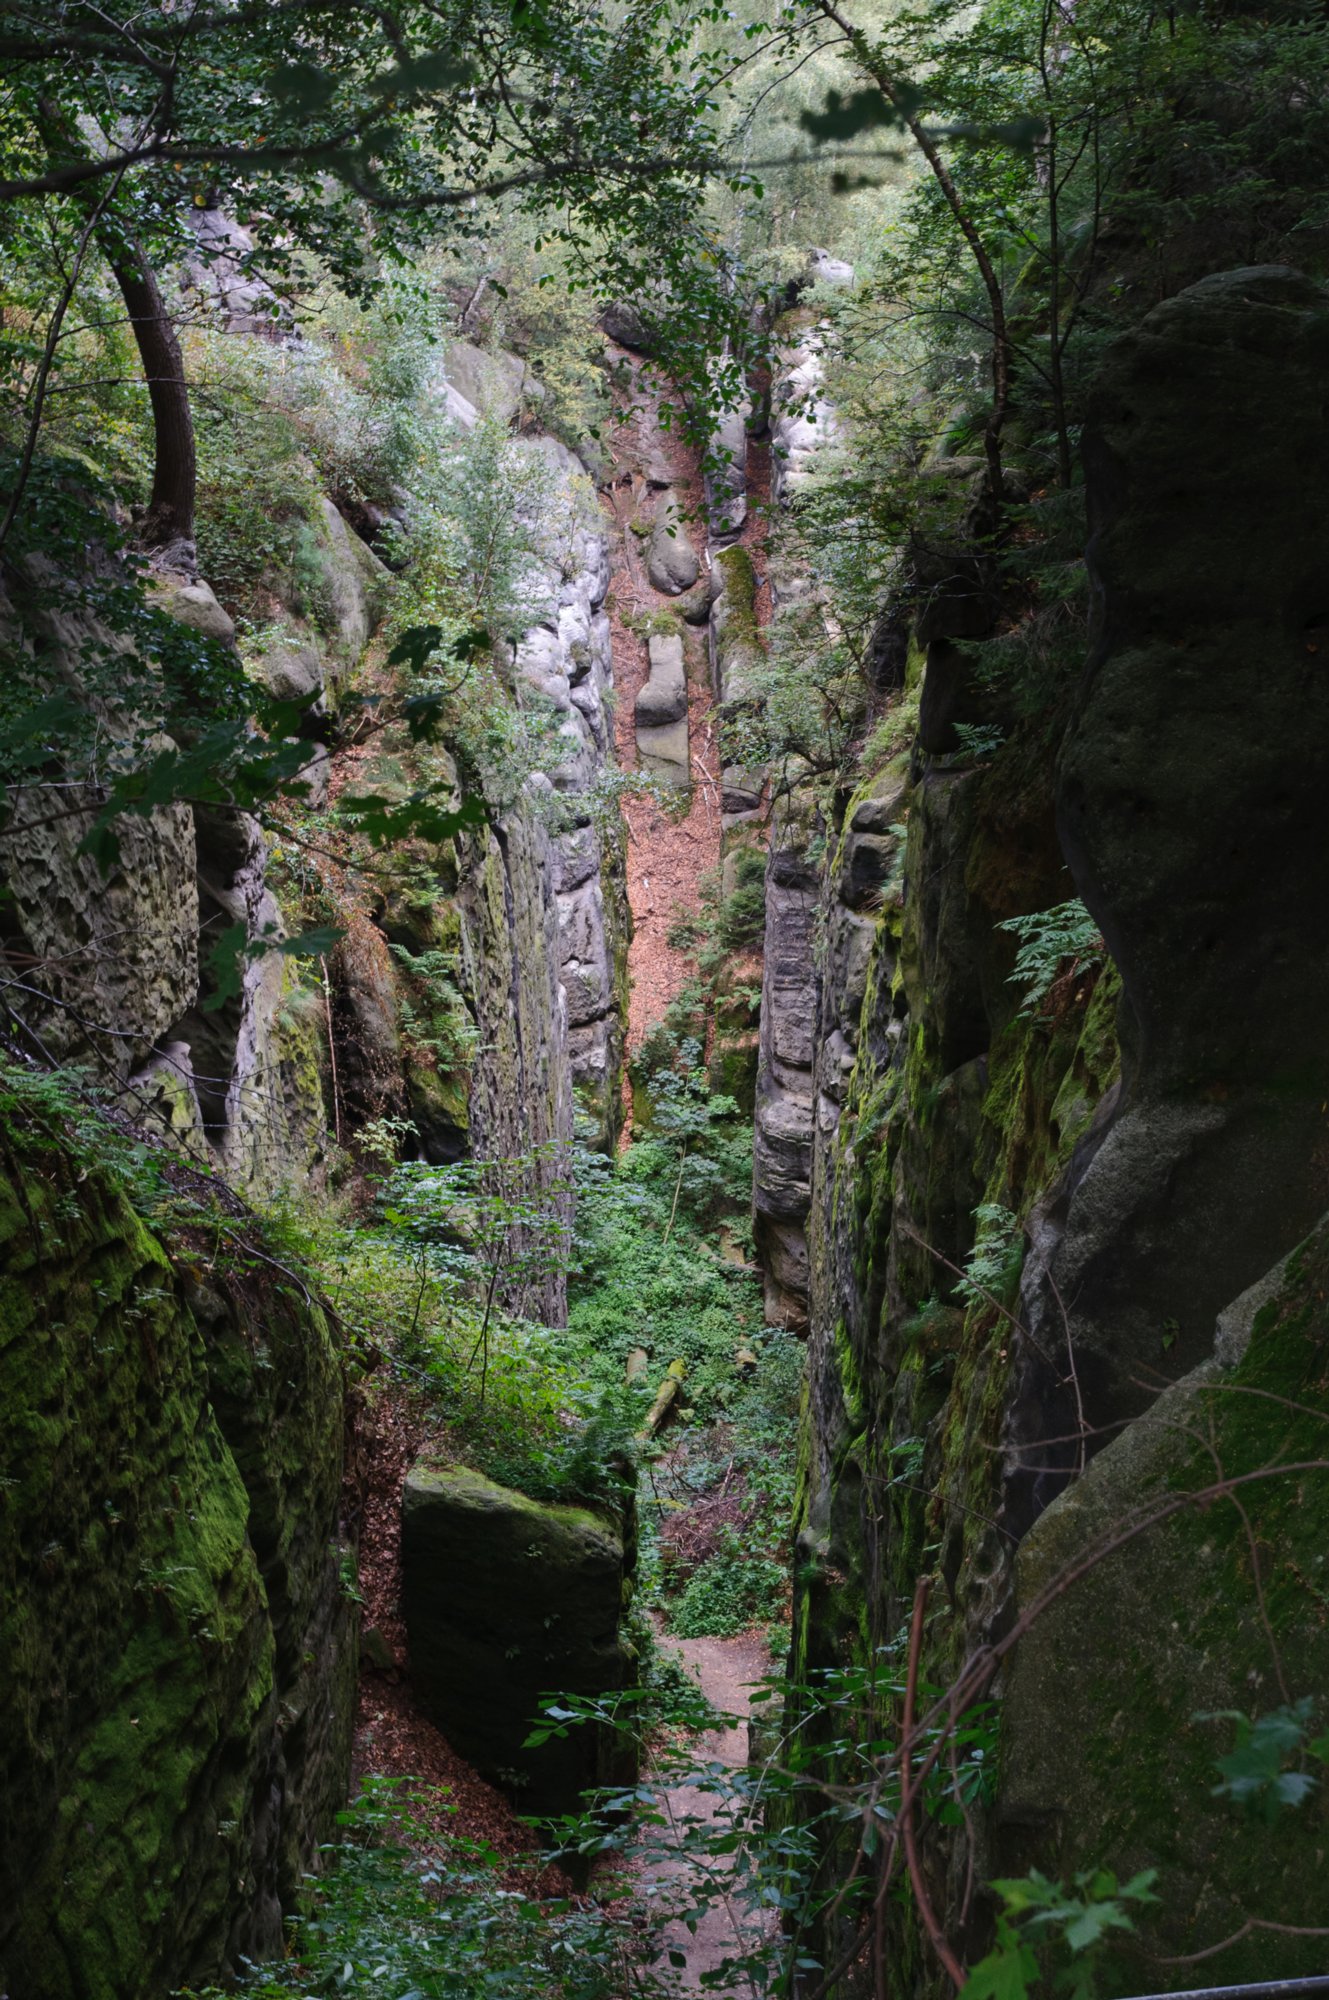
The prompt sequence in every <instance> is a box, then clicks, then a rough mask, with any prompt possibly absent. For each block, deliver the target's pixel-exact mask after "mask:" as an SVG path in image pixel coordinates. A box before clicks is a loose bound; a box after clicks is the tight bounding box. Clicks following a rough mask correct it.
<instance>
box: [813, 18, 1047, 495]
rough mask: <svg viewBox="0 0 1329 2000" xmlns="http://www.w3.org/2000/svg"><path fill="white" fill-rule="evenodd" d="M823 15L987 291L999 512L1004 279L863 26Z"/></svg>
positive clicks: (1010, 360)
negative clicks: (935, 192) (904, 137)
mask: <svg viewBox="0 0 1329 2000" xmlns="http://www.w3.org/2000/svg"><path fill="white" fill-rule="evenodd" d="M816 4H817V6H818V8H819V9H820V11H821V13H822V14H824V15H825V17H826V19H827V20H828V21H833V22H834V24H835V26H836V27H837V28H838V29H839V30H840V32H841V34H843V35H844V37H845V39H846V41H847V42H848V43H849V46H850V48H851V49H852V50H853V53H854V56H855V59H856V60H857V62H858V66H859V68H860V69H861V70H862V71H863V73H864V75H866V76H870V77H871V79H872V81H873V82H874V83H875V84H876V86H877V88H878V90H879V91H880V92H881V94H882V96H883V97H884V98H885V99H886V102H887V103H888V104H889V105H890V106H891V108H892V110H893V111H895V112H897V113H898V115H899V117H900V120H901V122H902V123H903V125H904V127H905V129H906V131H907V132H908V133H909V136H910V138H911V139H912V140H913V142H914V144H915V145H916V146H917V147H918V150H919V152H920V153H921V154H922V155H923V158H924V159H925V160H926V161H927V163H928V166H929V168H930V169H931V171H932V175H933V178H934V179H935V181H936V183H937V186H938V187H939V188H940V189H941V192H942V194H943V196H944V197H945V200H946V206H947V207H948V208H949V209H950V211H951V214H952V215H953V216H954V218H955V224H956V227H957V228H958V230H959V232H960V234H961V235H962V236H963V238H964V240H965V243H966V244H967V246H968V249H969V254H970V256H971V257H972V258H973V260H974V263H975V265H976V267H977V270H978V275H979V277H980V278H981V279H982V281H983V289H984V291H985V292H986V293H987V299H988V312H989V314H990V316H991V320H992V414H991V416H990V417H989V418H988V421H987V423H986V424H985V426H984V429H983V451H984V455H985V457H986V459H987V465H988V477H989V480H990V483H991V486H992V502H993V506H994V507H996V508H998V509H999V508H1000V507H1001V503H1002V470H1001V434H1002V430H1003V428H1004V427H1005V423H1006V412H1007V408H1008V407H1009V404H1010V397H1011V375H1012V373H1013V365H1014V348H1013V346H1012V343H1011V336H1010V330H1009V328H1008V327H1007V324H1006V301H1005V299H1004V298H1003V296H1002V290H1001V280H1000V278H999V277H998V276H997V270H996V266H995V265H994V264H993V262H992V259H991V257H990V256H989V254H988V248H987V245H986V243H984V241H983V238H982V237H981V236H980V235H979V233H978V228H977V226H976V224H975V222H974V219H973V217H972V216H971V215H970V213H969V211H968V209H967V208H966V207H965V205H964V201H963V198H962V197H961V194H960V190H959V189H958V188H957V187H956V185H955V182H954V180H953V179H952V178H951V171H950V168H949V167H948V166H947V165H946V162H945V160H943V159H942V157H941V154H940V152H939V151H938V149H937V145H936V142H935V140H934V139H933V138H932V136H931V134H930V133H929V132H928V130H927V127H926V126H925V125H924V124H923V123H922V122H921V120H919V119H917V118H915V117H914V115H913V113H912V112H911V111H910V110H909V109H908V107H907V105H906V103H905V102H904V100H902V98H901V95H900V91H899V87H898V85H897V83H896V80H895V78H894V77H893V76H892V75H891V74H890V72H889V71H888V70H887V68H886V67H885V65H884V64H883V63H882V62H881V61H880V60H879V59H878V57H877V55H876V53H875V52H874V50H873V47H872V44H871V43H870V42H869V41H868V38H867V36H866V35H865V34H864V33H863V31H862V29H861V28H856V27H855V26H854V24H853V22H852V21H850V20H849V19H847V17H846V16H845V15H844V14H842V13H841V12H840V9H839V7H838V6H837V5H836V4H835V0H816Z"/></svg>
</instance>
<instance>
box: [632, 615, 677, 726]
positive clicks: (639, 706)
mask: <svg viewBox="0 0 1329 2000" xmlns="http://www.w3.org/2000/svg"><path fill="white" fill-rule="evenodd" d="M646 652H647V658H648V659H649V661H650V672H649V674H648V676H647V679H646V684H645V686H644V687H643V688H642V689H641V691H640V693H639V694H638V696H637V701H636V717H637V721H638V722H639V723H646V724H648V725H656V724H658V723H661V722H681V721H683V720H684V718H685V717H686V715H687V712H688V683H687V673H686V670H685V668H684V664H683V639H682V635H681V634H678V633H673V632H668V633H652V634H651V637H650V638H649V639H648V640H647V642H646Z"/></svg>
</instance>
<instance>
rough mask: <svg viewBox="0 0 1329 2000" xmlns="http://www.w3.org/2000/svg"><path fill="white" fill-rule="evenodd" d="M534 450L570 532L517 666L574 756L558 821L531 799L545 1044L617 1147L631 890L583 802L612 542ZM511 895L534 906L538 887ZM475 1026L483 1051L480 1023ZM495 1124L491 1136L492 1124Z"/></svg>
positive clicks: (586, 495)
mask: <svg viewBox="0 0 1329 2000" xmlns="http://www.w3.org/2000/svg"><path fill="white" fill-rule="evenodd" d="M526 449H528V450H529V451H530V452H532V453H534V454H537V455H538V456H539V458H540V459H541V460H542V461H543V462H544V464H545V465H546V467H547V468H548V476H549V479H550V481H551V484H552V487H553V490H554V493H555V495H556V502H555V504H556V510H557V512H558V515H559V518H560V521H561V524H562V535H561V548H560V555H559V558H558V559H557V560H556V561H555V560H553V559H551V561H550V562H549V563H548V565H547V566H546V568H545V570H544V572H543V573H542V574H541V575H540V576H538V577H534V578H533V579H532V591H533V595H534V596H535V597H537V598H540V597H543V600H544V602H545V604H546V606H547V609H546V611H545V615H544V617H543V619H542V620H541V622H540V624H538V625H536V626H533V627H532V628H531V629H530V630H529V631H528V632H526V633H525V634H524V636H523V637H522V639H521V641H520V643H519V644H518V645H517V647H516V649H515V655H514V671H515V672H516V674H517V675H518V676H519V677H520V678H521V679H522V680H524V681H526V682H527V683H528V684H529V685H531V686H533V687H537V688H538V689H539V690H540V692H541V694H542V695H544V697H545V698H546V700H548V701H549V702H550V703H551V704H552V705H553V707H554V710H555V712H556V713H557V714H558V715H559V716H560V718H561V719H560V721H559V724H558V728H559V734H560V736H561V737H562V738H563V739H564V740H565V741H566V744H567V755H566V758H565V760H564V762H563V763H562V764H561V765H560V766H559V767H558V768H557V769H556V770H554V771H553V773H552V784H553V787H554V789H555V791H556V792H557V793H558V795H559V798H558V802H557V809H556V810H554V811H550V810H549V809H548V808H549V806H550V804H551V803H552V802H550V801H548V800H547V799H546V800H543V801H542V799H541V797H540V796H539V787H538V786H537V787H536V789H535V790H534V791H533V793H532V798H531V808H532V809H533V810H534V811H535V812H536V814H537V815H538V816H539V817H541V818H542V819H543V820H546V821H548V824H549V829H550V830H549V833H548V836H547V839H545V840H544V845H543V846H542V847H541V853H542V854H543V856H544V859H543V860H542V861H541V864H540V865H541V868H542V870H543V879H542V886H541V887H540V889H539V891H538V897H539V900H540V902H541V903H544V902H547V901H549V900H550V899H552V908H553V913H554V923H555V928H556V932H557V939H558V943H557V953H556V962H557V966H558V969H559V974H560V986H561V994H560V995H558V996H556V999H555V1004H554V1007H553V1010H552V1011H551V1013H550V1014H549V1016H548V1020H547V1024H546V1028H545V1034H546V1036H547V1037H551V1038H553V1039H555V1040H557V1039H560V1038H561V1041H562V1045H563V1048H564V1051H565V1059H566V1061H567V1063H568V1065H569V1071H570V1076H571V1081H572V1085H573V1087H574V1088H575V1090H576V1093H577V1096H578V1099H579V1101H580V1104H581V1107H582V1109H583V1111H585V1112H586V1113H587V1114H589V1116H590V1117H591V1119H592V1120H593V1124H594V1132H595V1137H596V1142H597V1143H598V1144H600V1145H602V1146H605V1147H610V1146H612V1144H613V1141H614V1137H615V1135H616V1133H617V1131H618V1125H619V1120H620V1118H621V1115H622V1114H621V1109H620V1105H619V1097H618V1091H617V1088H616V1084H615V1079H616V1076H617V1071H618V1068H619V1065H620V1063H621V1060H622V1048H623V1018H624V998H625V996H624V984H623V983H624V978H625V968H626V954H627V926H628V911H627V891H626V886H625V880H626V878H625V875H624V869H623V858H622V855H621V853H620V852H619V851H618V848H617V845H616V843H615V842H614V841H613V840H612V838H611V837H610V836H609V834H608V833H607V832H606V831H605V829H604V825H603V815H601V816H599V817H598V818H597V817H596V816H594V815H593V812H592V809H591V806H590V803H589V802H588V801H584V800H579V799H578V796H577V795H578V794H584V793H588V792H590V791H592V790H593V788H594V786H595V784H596V782H597V780H598V778H599V776H600V774H601V773H602V772H603V771H604V769H605V768H606V766H607V765H608V764H609V763H611V762H612V760H613V741H612V730H611V727H610V722H609V715H608V712H607V708H606V704H607V703H608V702H609V701H611V700H612V692H613V666H612V654H611V648H610V637H609V616H608V613H607V611H606V610H605V608H604V606H605V597H606V595H607V593H608V589H609V542H608V536H607V534H606V531H605V527H604V521H603V517H602V516H601V514H600V511H599V508H598V507H597V505H596V502H595V496H594V493H593V491H592V489H591V486H590V482H589V481H588V479H587V477H586V474H585V473H584V471H583V470H582V468H581V465H580V463H579V462H578V460H577V459H576V458H575V457H574V456H573V454H572V453H571V452H570V451H568V450H567V448H566V447H565V446H564V445H561V444H559V443H558V442H557V441H556V440H555V439H553V438H538V439H534V440H531V441H530V442H529V443H528V444H527V446H526ZM530 837H531V838H532V839H533V840H535V842H536V845H537V846H540V843H541V839H542V836H540V835H537V834H535V832H534V831H533V830H532V831H531V834H530ZM506 851H510V850H509V849H505V852H506ZM511 887H512V888H513V889H514V890H515V891H516V893H518V894H519V895H521V896H524V897H529V896H530V895H531V893H532V887H533V878H523V879H522V881H521V882H520V883H515V882H514V884H512V885H511ZM498 935H499V934H498V933H497V932H493V933H489V932H485V931H479V932H474V931H473V933H472V937H473V945H474V951H475V955H476V957H477V960H478V959H482V958H483V957H484V956H485V953H486V951H487V950H488V949H489V947H488V946H487V944H486V941H485V940H486V938H487V937H489V938H491V939H493V940H497V938H498ZM500 976H501V975H500ZM511 977H512V980H514V981H523V982H527V983H529V982H530V981H531V980H534V981H535V983H536V984H537V985H538V983H539V980H540V973H539V971H538V969H537V967H536V964H535V961H531V962H530V964H527V963H526V962H525V961H521V960H516V961H513V963H512V974H511ZM479 1025H480V1031H481V1037H482V1040H483V1039H484V1038H485V1036H486V1033H487V1030H486V1017H485V1016H484V1015H483V1014H482V1015H481V1017H480V1021H479ZM491 1101H492V1100H491ZM485 1116H486V1114H485V1113H484V1112H483V1111H482V1113H481V1117H480V1124H479V1128H478V1129H479V1130H480V1132H481V1133H483V1132H484V1131H485V1130H487V1129H490V1127H487V1126H486V1124H485ZM489 1117H490V1126H492V1113H490V1114H489ZM570 1117H571V1112H570V1109H567V1108H565V1107H563V1106H561V1104H560V1106H558V1107H557V1108H551V1110H550V1111H549V1113H548V1114H547V1115H545V1117H544V1123H545V1124H546V1125H547V1126H548V1128H549V1132H550V1134H551V1136H552V1134H553V1133H554V1131H555V1130H559V1131H561V1130H562V1129H563V1127H564V1125H565V1124H566V1123H567V1121H568V1120H570ZM568 1129H569V1130H570V1125H569V1126H568ZM482 1143H483V1141H482ZM511 1150H521V1149H520V1147H517V1148H513V1149H511Z"/></svg>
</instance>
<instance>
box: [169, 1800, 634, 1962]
mask: <svg viewBox="0 0 1329 2000" xmlns="http://www.w3.org/2000/svg"><path fill="white" fill-rule="evenodd" d="M454 1810H455V1808H454V1807H453V1806H452V1805H451V1803H450V1801H449V1799H448V1797H447V1795H446V1792H444V1791H442V1790H440V1789H439V1788H434V1787H424V1786H420V1785H414V1786H412V1787H411V1788H410V1789H408V1788H407V1783H406V1781H402V1780H391V1779H386V1778H368V1779H366V1780H365V1786H364V1790H363V1792H362V1794H361V1796H360V1798H359V1799H358V1800H357V1801H356V1802H355V1804H354V1805H352V1806H351V1807H350V1808H349V1809H348V1810H347V1811H346V1812H343V1813H342V1814H340V1815H339V1827H340V1836H339V1838H338V1839H337V1840H336V1841H335V1842H333V1843H331V1844H330V1845H329V1846H328V1847H326V1848H324V1850H323V1852H322V1856H321V1859H322V1862H323V1872H322V1873H321V1874H320V1875H319V1876H318V1877H309V1878H307V1881H306V1888H305V1897H304V1907H303V1909H302V1910H301V1911H300V1913H299V1914H298V1915H297V1916H296V1917H295V1918H294V1919H293V1920H292V1922H291V1924H290V1926H289V1931H288V1938H287V1945H286V1951H285V1955H284V1956H283V1957H282V1958H281V1959H280V1960H277V1961H275V1962H273V1963H271V1964H265V1965H262V1966H252V1965H251V1966H249V1967H248V1968H247V1969H246V1970H245V1971H243V1972H242V1974H241V1977H240V1979H239V1982H238V1983H239V1988H240V1991H241V1992H243V1993H246V1994H249V1995H251V1996H252V2000H315V1996H323V1995H331V1994H338V1995H346V1996H356V1995H364V1996H370V1995H373V1996H376V2000H377V1996H384V1995H392V1996H393V2000H397V1996H400V2000H426V1996H428V2000H500V1996H501V2000H609V1996H610V1995H612V1994H615V1993H617V1992H619V1991H621V1990H622V1987H621V1981H622V1978H623V1971H624V1963H625V1945H624V1937H625V1933H624V1931H623V1928H622V1927H621V1926H620V1925H618V1924H616V1923H614V1922H613V1921H612V1918H611V1917H610V1916H608V1915H606V1914H605V1913H604V1912H602V1911H601V1910H600V1909H598V1908H597V1907H596V1906H595V1905H593V1904H592V1905H584V1904H582V1903H580V1902H572V1901H558V1900H545V1901H541V1900H539V1899H537V1898H536V1897H534V1896H533V1895H531V1894H529V1893H526V1892H524V1891H522V1890H520V1889H517V1888H514V1887H512V1886H511V1881H510V1871H511V1868H512V1859H511V1857H510V1856H504V1855H499V1854H497V1853H496V1852H495V1851H494V1850H493V1849H492V1848H489V1847H485V1846H482V1845H479V1844H477V1843H475V1842H473V1841H467V1840H462V1839H457V1838H445V1840H444V1841H443V1842H442V1843H441V1844H440V1842H439V1838H438V1835H437V1832H436V1830H435V1828H436V1824H437V1821H438V1819H439V1817H440V1815H448V1814H451V1813H452V1812H453V1811H454ZM227 1990H233V1989H227ZM179 2000H222V1989H221V1988H220V1987H208V1988H205V1989H201V1990H197V1991H195V1992H193V1994H192V1995H182V1996H179Z"/></svg>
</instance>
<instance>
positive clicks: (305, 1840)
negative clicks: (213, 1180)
mask: <svg viewBox="0 0 1329 2000" xmlns="http://www.w3.org/2000/svg"><path fill="white" fill-rule="evenodd" d="M5 1129H6V1137H5V1173H4V1176H3V1179H0V1400H3V1404H4V1409H5V1426H4V1438H3V1447H2V1448H0V1449H2V1452H3V1466H2V1467H0V1472H2V1475H3V1487H2V1488H0V1491H3V1502H0V1605H2V1606H3V1609H2V1610H0V1795H3V1797H4V1800H5V1813H4V1816H3V1824H2V1825H0V1987H3V1989H4V1990H5V1991H7V1992H9V1993H12V1994H14V1995H15V1996H18V1995H20V1994H22V1995H23V1996H25V2000H156V1996H158V1995H159V1994H161V1993H162V1992H165V1991H167V1990H172V1989H173V1988H174V1987H175V1986H176V1985H177V1984H178V1983H180V1982H182V1981H183V1980H186V1979H190V1980H195V1979H208V1978H211V1977H213V1976H215V1975H216V1974H217V1973H218V1972H219V1971H220V1970H221V1968H222V1966H223V1964H224V1963H227V1962H231V1961H233V1960H234V1958H235V1956H236V1955H237V1954H239V1953H246V1954H249V1953H252V1954H256V1955H257V1954H262V1953H265V1952H271V1951H274V1950H276V1949H277V1948H278V1947H279V1946H280V1942H281V1915H282V1906H283V1904H285V1905H286V1907H288V1908H289V1906H290V1901H291V1899H292V1897H293V1895H294V1892H295V1890H296V1888H297V1886H298V1883H299V1879H300V1876H301V1873H302V1871H303V1870H304V1869H306V1868H307V1867H308V1866H309V1865H310V1864H311V1862H312V1858H313V1855H314V1851H315V1848H316V1845H317V1843H318V1841H319V1840H320V1839H322V1838H324V1837H326V1835H327V1833H328V1831H329V1829H330V1826H331V1822H332V1815H333V1813H334V1812H335V1811H336V1810H337V1808H338V1807H339V1806H340V1804H341V1802H342V1800H343V1799H344V1796H345V1789H346V1785H347V1782H348V1777H349V1759H350V1728H351V1716H352V1706H353V1694H354V1678H355V1631H356V1625H355V1606H354V1604H353V1602H352V1601H351V1599H350V1598H349V1597H348V1595H347V1593H346V1592H345V1590H344V1588H343V1586H342V1583H341V1578H340V1568H341V1564H342V1561H343V1555H342V1551H341V1545H340V1543H339V1529H338V1499H339V1491H340V1479H341V1463H342V1426H343V1415H342V1391H341V1375H340V1366H339V1362H338V1360H337V1357H336V1354H335V1351H334V1348H333V1345H332V1341H331V1338H330V1335H329V1332H328V1328H327V1326H326V1324H325V1322H324V1320H323V1318H322V1315H321V1313H319V1311H318V1310H317V1309H316V1308H312V1307H310V1306H309V1305H307V1303H306V1302H305V1301H304V1300H303V1299H302V1298H301V1297H300V1296H299V1295H298V1294H297V1293H296V1292H295V1291H294V1290H293V1289H289V1288H283V1287H282V1286H281V1285H279V1284H277V1283H272V1282H269V1281H268V1280H267V1278H266V1277H265V1278H264V1279H263V1280H262V1281H256V1280H255V1279H254V1278H253V1277H252V1276H250V1275H245V1276H241V1275H240V1274H239V1271H238V1270H237V1272H236V1274H235V1275H234V1276H232V1277H229V1278H220V1279H218V1278H215V1277H210V1278H209V1279H208V1280H207V1281H206V1283H204V1282H203V1280H202V1277H201V1266H199V1267H196V1266H195V1265H194V1263H193V1259H192V1256H191V1253H190V1252H189V1251H188V1250H187V1249H184V1248H181V1249H180V1250H178V1251H176V1252H175V1253H173V1254H172V1253H169V1252H168V1251H167V1250H166V1249H164V1247H163V1245H162V1244H161V1243H160V1242H159V1241H158V1240H157V1239H156V1238H155V1237H154V1236H153V1235H152V1234H151V1233H150V1232H149V1231H148V1230H147V1229H145V1228H144V1226H143V1224H142V1223H141V1222H140V1221H139V1220H138V1218H137V1217H136V1216H135V1215H134V1213H133V1211H132V1209H131V1208H130V1207H129V1206H128V1204H127V1202H126V1201H125V1199H124V1197H123V1195H122V1194H120V1193H119V1192H118V1191H117V1189H116V1188H115V1187H114V1185H113V1184H112V1183H111V1182H109V1181H108V1180H107V1178H106V1177H105V1175H104V1174H102V1173H101V1172H100V1171H97V1170H93V1171H91V1172H89V1171H88V1169H87V1166H86V1164H85V1163H84V1162H82V1161H81V1160H78V1159H76V1158H74V1157H73V1156H72V1155H71V1154H70V1152H69V1150H68V1148H67V1145H66V1143H65V1141H64V1139H63V1136H62V1135H61V1133H60V1132H59V1130H58V1129H56V1128H54V1127H51V1126H49V1125H45V1124H43V1123H41V1122H40V1121H38V1122H35V1123H34V1122H31V1121H29V1120H28V1119H26V1118H25V1117H22V1116H16V1115H15V1111H14V1107H13V1105H12V1104H11V1105H10V1106H9V1107H8V1111H7V1116H6V1128H5ZM223 1262H224V1260H223Z"/></svg>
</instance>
